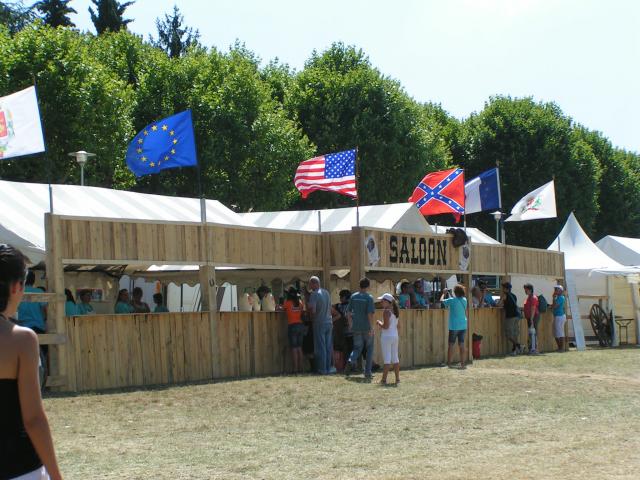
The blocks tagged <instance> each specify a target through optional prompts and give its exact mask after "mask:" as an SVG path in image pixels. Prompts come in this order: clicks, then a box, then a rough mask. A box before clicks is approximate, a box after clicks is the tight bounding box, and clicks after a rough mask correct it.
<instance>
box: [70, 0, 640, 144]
mask: <svg viewBox="0 0 640 480" xmlns="http://www.w3.org/2000/svg"><path fill="white" fill-rule="evenodd" d="M174 3H177V5H178V7H179V8H180V9H181V11H182V13H183V14H184V16H185V19H186V22H187V23H188V24H189V25H191V26H193V27H195V28H198V29H199V30H200V33H201V34H202V42H203V43H204V44H205V45H207V46H215V47H217V48H218V49H222V50H225V49H227V48H228V47H229V45H231V44H232V43H233V42H234V41H235V40H236V39H239V40H240V41H242V42H244V43H245V44H246V45H247V47H248V48H250V49H251V50H253V51H254V52H256V53H257V54H258V55H259V56H260V57H261V58H262V59H263V61H265V62H266V61H268V60H270V59H272V58H275V57H278V58H279V59H280V60H281V61H282V62H285V63H288V64H289V65H291V66H292V67H294V68H296V69H300V68H302V66H303V65H304V62H305V60H306V59H307V58H308V57H309V54H310V53H311V51H312V50H313V49H317V50H322V49H324V48H326V47H327V46H329V45H330V44H331V43H332V42H335V41H343V42H345V43H347V44H354V45H357V46H358V47H360V48H362V49H363V50H364V51H365V52H366V53H367V54H368V55H369V57H370V58H371V61H372V63H373V64H374V65H375V66H376V67H378V68H379V69H380V70H381V71H382V72H383V73H384V74H386V75H389V76H391V77H393V78H396V79H398V80H399V81H400V82H401V83H402V85H404V87H405V88H406V90H407V92H408V93H409V94H410V95H412V96H413V97H414V98H416V99H417V100H420V101H432V102H437V103H441V104H442V106H443V107H444V108H445V109H446V110H447V111H448V112H450V113H451V114H453V115H455V116H456V117H459V118H463V117H466V116H468V115H469V114H470V113H471V112H473V111H478V110H480V109H482V107H483V104H484V102H485V101H486V100H487V99H488V98H489V96H491V95H495V94H504V95H512V96H533V97H534V98H535V99H536V100H544V101H554V102H556V103H558V104H559V105H560V107H561V108H562V110H563V111H564V112H565V113H567V114H569V115H570V116H572V117H573V118H574V120H576V121H577V122H580V123H582V124H584V125H586V126H587V127H589V128H591V129H595V130H600V131H602V132H603V133H604V134H605V135H606V136H608V137H609V138H610V139H611V141H612V142H613V144H614V145H617V146H620V147H624V148H626V149H629V150H635V151H640V1H636V0H438V1H436V0H423V1H420V0H396V1H388V0H387V1H381V0H369V1H364V0H324V1H321V2H319V1H308V0H271V1H263V0H253V1H251V0H229V1H227V0H224V1H223V0H211V1H205V0H181V1H177V2H175V1H174V0H137V1H136V3H135V4H134V5H133V6H131V7H130V8H129V9H128V11H127V12H128V18H133V19H134V22H133V23H132V24H131V25H130V29H131V30H132V31H134V32H136V33H139V34H143V35H144V36H145V38H146V37H148V35H149V34H150V33H153V34H155V19H156V18H157V17H159V16H162V15H163V14H164V13H165V12H168V11H170V10H171V9H172V7H173V4H174ZM89 4H90V2H89V0H74V1H72V2H71V5H72V6H73V7H74V8H75V9H76V10H77V11H78V15H77V16H74V17H75V18H74V21H75V22H76V24H77V25H78V27H80V28H81V29H86V30H91V31H93V25H92V23H91V20H90V18H89V14H88V12H87V8H88V6H89Z"/></svg>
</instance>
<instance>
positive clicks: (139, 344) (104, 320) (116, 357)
mask: <svg viewBox="0 0 640 480" xmlns="http://www.w3.org/2000/svg"><path fill="white" fill-rule="evenodd" d="M66 321H67V333H68V338H69V342H68V344H67V355H68V357H67V358H68V364H69V371H68V377H69V385H68V386H69V390H76V391H84V390H104V389H110V388H119V387H129V386H144V385H159V384H175V383H183V382H188V381H195V380H205V379H211V378H212V375H213V372H212V361H211V348H210V342H209V340H210V336H209V331H210V328H209V327H210V326H209V317H208V314H206V313H204V314H203V313H179V314H178V313H173V314H141V315H91V316H83V317H67V319H66Z"/></svg>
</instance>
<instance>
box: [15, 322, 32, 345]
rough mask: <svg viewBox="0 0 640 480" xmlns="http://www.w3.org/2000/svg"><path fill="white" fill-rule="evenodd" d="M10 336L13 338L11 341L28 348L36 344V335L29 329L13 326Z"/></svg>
mask: <svg viewBox="0 0 640 480" xmlns="http://www.w3.org/2000/svg"><path fill="white" fill-rule="evenodd" d="M11 336H12V337H13V338H12V340H13V341H14V342H16V343H17V344H19V345H24V346H30V345H33V344H36V345H37V344H38V335H37V334H36V332H34V331H33V330H31V329H30V328H26V327H20V326H18V325H14V327H13V329H12V331H11Z"/></svg>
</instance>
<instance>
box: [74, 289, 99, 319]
mask: <svg viewBox="0 0 640 480" xmlns="http://www.w3.org/2000/svg"><path fill="white" fill-rule="evenodd" d="M76 312H77V313H76V315H93V314H94V313H95V312H94V310H93V306H92V305H91V290H82V291H81V292H80V303H79V304H76Z"/></svg>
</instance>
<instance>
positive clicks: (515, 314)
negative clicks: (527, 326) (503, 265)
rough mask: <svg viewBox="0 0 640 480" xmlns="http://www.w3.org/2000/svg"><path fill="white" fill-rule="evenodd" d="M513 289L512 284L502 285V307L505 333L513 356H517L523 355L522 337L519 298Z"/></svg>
mask: <svg viewBox="0 0 640 480" xmlns="http://www.w3.org/2000/svg"><path fill="white" fill-rule="evenodd" d="M512 288H513V287H512V286H511V283H509V282H504V283H503V284H502V298H501V299H500V305H501V306H502V307H503V308H504V316H505V319H504V333H505V336H506V337H507V340H509V342H511V344H512V348H511V355H513V356H515V355H518V354H520V353H522V345H520V341H519V340H518V337H519V336H520V319H521V318H522V316H521V314H520V309H519V308H518V298H517V297H516V296H515V294H514V293H513V292H512V291H511V289H512Z"/></svg>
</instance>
